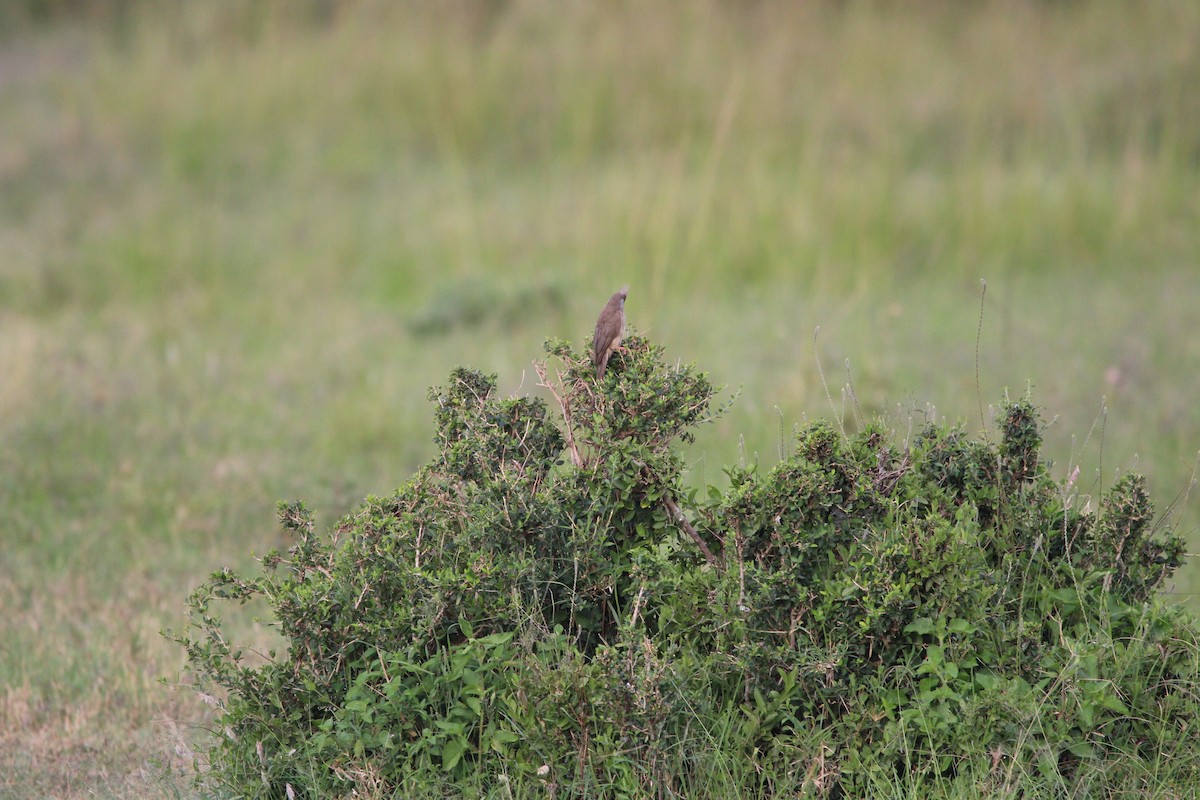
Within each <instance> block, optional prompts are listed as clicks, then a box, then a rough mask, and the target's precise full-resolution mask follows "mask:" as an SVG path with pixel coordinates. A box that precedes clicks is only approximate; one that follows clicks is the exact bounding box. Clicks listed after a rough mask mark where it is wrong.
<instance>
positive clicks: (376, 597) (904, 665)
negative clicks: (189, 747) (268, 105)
mask: <svg viewBox="0 0 1200 800" xmlns="http://www.w3.org/2000/svg"><path fill="white" fill-rule="evenodd" d="M547 353H548V355H549V356H550V358H549V359H548V361H547V362H546V363H543V364H539V375H540V376H541V378H542V382H543V385H544V386H545V387H546V388H547V390H548V392H549V393H550V395H551V396H552V397H553V398H554V400H555V401H556V402H557V405H558V406H559V408H558V412H559V414H558V415H552V414H551V413H550V411H549V409H548V407H547V404H546V403H545V402H543V401H542V400H539V399H532V398H524V397H522V398H515V399H507V400H502V399H496V398H495V397H494V396H493V394H494V390H495V380H494V378H489V377H487V376H484V375H482V374H480V373H478V372H474V371H471V370H466V369H457V370H455V371H454V372H453V373H451V375H450V378H449V381H448V382H447V384H446V386H444V387H441V388H437V389H435V390H433V391H431V392H430V399H431V401H432V402H433V403H434V406H435V412H434V413H435V418H436V423H437V434H436V443H437V445H438V450H439V453H438V455H437V456H436V457H435V458H434V459H433V460H432V461H431V462H430V463H429V464H428V465H426V466H425V467H423V468H422V469H420V470H419V471H418V472H417V474H416V475H415V476H414V477H413V479H412V480H411V481H410V482H409V483H408V484H407V485H405V486H403V487H402V488H400V489H399V490H398V491H397V492H396V493H395V494H394V495H392V496H390V497H387V498H377V497H370V498H367V500H366V501H365V502H364V504H363V505H362V506H361V508H359V509H358V510H357V511H355V512H354V513H352V514H350V515H348V516H346V517H345V518H343V519H342V520H341V521H339V522H338V524H337V525H336V526H335V527H334V529H333V530H332V531H331V532H330V533H329V534H327V535H321V534H318V533H317V532H316V531H315V529H314V525H313V522H312V518H311V515H310V514H309V512H308V511H307V510H306V509H305V508H304V506H303V505H302V504H299V503H295V504H287V505H281V508H280V515H281V518H282V521H283V524H284V526H285V527H286V528H288V529H289V530H290V531H292V532H293V533H294V534H295V536H296V543H295V545H294V546H292V547H291V548H290V549H289V550H288V552H287V554H286V555H283V554H279V553H275V552H273V553H271V554H269V555H268V556H267V557H265V558H264V559H263V567H264V568H263V571H262V573H261V574H260V575H258V576H257V577H250V578H247V577H243V576H240V575H237V574H234V573H232V572H229V571H220V572H218V573H216V574H214V575H213V576H212V578H211V579H210V580H209V581H208V582H207V583H205V584H204V585H203V586H201V587H200V588H199V589H198V590H197V591H196V592H195V594H193V595H192V597H191V599H190V604H189V605H190V609H191V616H192V620H191V622H192V627H191V629H190V631H189V632H188V633H187V634H171V635H172V637H173V638H174V639H175V640H176V641H178V642H180V643H181V644H182V645H183V646H184V647H185V648H186V649H187V655H188V661H189V665H190V669H191V670H192V672H193V673H194V674H195V676H196V677H197V680H198V685H199V686H200V688H201V689H202V690H204V691H211V690H212V687H214V686H215V687H217V689H219V690H220V691H218V692H216V694H218V695H219V697H220V700H219V704H220V706H219V719H218V720H217V728H218V730H220V731H221V735H219V736H214V737H212V739H211V743H210V747H209V749H208V751H207V761H208V765H207V769H205V770H204V771H202V772H201V774H200V778H201V780H202V781H204V782H205V784H206V785H207V786H208V787H209V788H210V789H212V790H216V791H220V792H223V793H226V794H228V795H230V796H251V797H285V796H311V797H317V796H329V795H339V794H349V793H351V792H356V793H357V794H358V795H359V796H375V797H384V796H387V797H391V796H403V797H411V796H419V795H429V796H443V795H445V794H464V793H465V794H472V795H474V794H480V795H490V794H496V796H531V797H534V796H537V797H540V796H546V797H614V798H617V797H622V798H623V797H702V796H709V797H767V796H785V795H787V796H792V795H794V794H797V793H805V792H807V793H809V794H811V795H812V796H850V797H856V796H865V795H867V794H876V795H877V794H879V793H881V792H882V791H886V790H887V789H888V788H889V787H891V788H894V787H904V786H909V787H912V786H918V787H923V788H922V789H921V790H919V791H918V795H917V796H926V795H932V794H933V793H934V792H935V791H949V790H950V789H951V788H952V787H954V786H957V785H967V784H969V785H971V786H974V787H980V786H982V787H985V788H987V789H988V790H989V791H990V790H995V791H998V792H1007V791H1012V792H1016V791H1019V790H1021V789H1022V788H1023V789H1025V790H1028V791H1033V792H1038V793H1040V794H1046V793H1049V794H1046V796H1055V795H1058V796H1083V795H1086V794H1088V793H1089V792H1091V791H1093V790H1094V789H1095V787H1097V786H1101V787H1104V790H1105V791H1106V792H1107V793H1108V795H1110V796H1115V795H1118V794H1120V793H1121V792H1128V793H1129V794H1130V796H1136V795H1138V794H1139V793H1140V792H1142V791H1143V790H1145V789H1146V787H1148V786H1161V785H1162V784H1163V783H1164V782H1167V783H1170V784H1172V785H1175V784H1178V785H1180V786H1191V787H1193V788H1194V787H1195V786H1196V785H1198V782H1200V744H1198V743H1200V736H1197V735H1196V734H1197V722H1196V719H1197V717H1198V714H1200V701H1198V700H1197V697H1198V693H1197V689H1200V682H1198V681H1197V670H1198V664H1200V657H1198V655H1197V654H1198V652H1200V648H1198V644H1197V640H1198V634H1197V626H1196V624H1195V621H1194V620H1193V619H1191V618H1189V617H1188V616H1186V615H1185V614H1184V613H1183V612H1181V611H1179V610H1177V609H1173V608H1172V607H1171V606H1170V605H1169V604H1167V603H1164V602H1163V600H1162V599H1160V598H1159V597H1157V596H1156V595H1155V589H1156V588H1157V587H1159V586H1160V585H1162V583H1163V582H1164V580H1166V579H1167V578H1168V577H1169V576H1170V574H1171V572H1172V571H1173V570H1174V569H1175V568H1176V567H1178V566H1179V564H1180V559H1181V556H1182V541H1181V540H1180V539H1179V538H1178V537H1176V536H1175V535H1173V533H1172V532H1170V531H1163V530H1158V529H1156V528H1155V527H1153V526H1152V524H1151V523H1152V520H1153V509H1152V507H1151V504H1150V501H1149V499H1148V496H1147V493H1146V489H1145V484H1144V481H1143V480H1142V478H1140V477H1139V476H1136V475H1130V476H1127V477H1125V478H1123V479H1122V480H1120V481H1118V482H1117V483H1116V485H1114V486H1113V487H1111V488H1110V489H1109V490H1108V491H1107V492H1106V493H1105V495H1104V497H1103V499H1102V500H1101V502H1100V503H1099V506H1098V508H1099V510H1098V511H1095V512H1093V511H1089V510H1086V508H1085V509H1080V508H1078V507H1076V502H1077V501H1078V498H1076V497H1074V496H1073V495H1072V494H1071V491H1070V487H1067V486H1062V485H1058V484H1056V483H1055V482H1054V481H1052V480H1051V479H1050V478H1049V476H1048V473H1047V467H1046V465H1045V464H1044V462H1043V461H1042V460H1041V459H1040V457H1039V449H1040V446H1041V436H1040V432H1039V426H1040V422H1039V419H1038V415H1037V412H1036V410H1035V408H1034V407H1033V406H1032V404H1031V403H1030V402H1029V401H1028V400H1019V401H1016V402H1011V403H1007V404H1006V405H1005V406H1004V410H1003V415H1002V420H1001V436H1000V441H999V442H998V443H992V442H990V441H988V440H986V439H984V440H973V439H971V438H969V437H968V436H967V435H966V434H965V433H964V432H963V431H961V430H958V429H948V428H945V427H942V426H938V425H929V426H928V427H927V428H926V429H925V430H923V431H922V432H921V433H920V434H919V435H918V436H916V437H915V438H914V439H913V441H912V442H911V443H910V444H909V445H908V446H905V447H902V446H900V445H899V444H898V443H897V442H895V441H894V440H893V437H892V436H890V435H889V433H888V431H887V430H886V429H885V428H884V427H882V426H881V425H880V424H875V425H871V426H868V427H866V428H865V429H864V430H862V431H861V432H859V433H857V434H855V435H853V436H846V435H843V434H841V433H839V432H838V431H836V430H834V429H833V428H831V427H830V426H829V425H827V424H824V423H817V424H814V425H811V426H809V427H808V428H807V429H805V430H803V431H801V432H800V433H799V434H798V436H797V439H796V442H795V447H794V455H792V456H791V457H789V458H788V459H786V460H785V461H783V462H782V463H780V464H779V465H777V466H776V467H774V468H773V469H771V470H769V471H767V472H765V473H761V472H759V471H758V470H757V469H755V468H752V467H750V468H747V467H735V468H731V469H730V470H729V472H728V474H729V478H730V487H729V489H728V490H727V491H724V492H721V491H718V490H717V489H715V488H710V489H709V490H708V493H707V496H704V497H701V496H699V493H698V492H697V491H695V490H689V489H687V488H685V486H684V483H683V480H682V474H683V462H682V460H681V458H680V455H679V453H678V452H677V451H676V449H674V447H675V445H676V443H677V442H679V441H683V442H688V441H690V440H691V436H692V431H693V429H694V428H695V426H697V425H699V424H701V423H703V422H705V421H706V420H709V419H711V418H712V417H713V416H715V415H716V414H719V413H720V409H714V408H713V407H712V401H713V398H714V394H715V392H716V388H715V387H714V386H713V385H712V384H711V383H710V382H709V380H708V378H707V377H706V376H705V375H704V374H703V373H700V372H698V371H696V370H695V369H694V368H693V367H691V366H681V365H672V364H669V363H667V362H666V361H665V360H664V358H663V354H662V351H661V348H659V347H657V346H654V345H652V344H651V343H649V342H648V341H647V340H645V339H644V338H642V337H640V336H636V335H633V336H630V337H629V338H628V339H627V340H626V343H625V352H618V353H617V354H616V355H615V356H614V358H613V361H612V365H611V367H610V369H609V370H608V372H607V373H606V375H605V377H604V378H603V379H602V380H599V381H597V380H596V378H595V372H594V369H593V368H592V366H591V364H590V362H589V361H588V359H587V357H586V355H582V354H580V353H577V352H576V351H575V350H573V349H572V348H571V347H570V346H569V345H568V344H566V343H562V342H551V343H548V344H547ZM558 416H561V421H560V420H559V419H557V417H558ZM552 417H553V418H552ZM217 599H222V600H232V601H237V602H246V601H248V600H251V599H257V600H261V601H265V603H266V605H267V607H268V608H269V609H270V612H271V615H272V616H273V621H274V623H275V624H277V625H278V628H279V631H280V633H281V634H282V635H283V637H284V639H285V640H286V642H287V645H288V647H287V652H286V653H282V654H277V653H271V654H270V657H269V658H268V659H267V661H266V663H265V664H262V665H260V666H254V667H251V666H248V665H247V664H246V662H245V661H244V660H243V658H242V654H241V653H240V652H238V651H237V650H236V648H235V647H234V646H233V645H232V644H230V643H229V642H228V641H227V639H226V637H225V636H224V634H223V632H222V627H221V621H220V619H219V617H218V616H217V615H216V614H215V613H214V612H213V610H212V605H213V601H214V600H217ZM1181 791H1182V789H1181Z"/></svg>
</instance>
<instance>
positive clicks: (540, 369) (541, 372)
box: [533, 361, 583, 467]
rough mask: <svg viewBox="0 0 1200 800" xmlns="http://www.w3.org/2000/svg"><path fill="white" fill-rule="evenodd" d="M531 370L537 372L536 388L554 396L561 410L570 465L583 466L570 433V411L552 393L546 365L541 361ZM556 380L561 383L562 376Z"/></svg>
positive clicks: (553, 392) (558, 397)
mask: <svg viewBox="0 0 1200 800" xmlns="http://www.w3.org/2000/svg"><path fill="white" fill-rule="evenodd" d="M533 368H534V370H535V371H536V372H537V375H538V380H540V381H541V383H539V384H538V386H541V387H542V388H545V389H549V390H550V394H552V395H554V399H555V400H557V401H558V407H559V408H560V409H562V415H563V422H565V423H566V426H565V427H566V430H567V449H568V450H570V451H571V463H572V464H574V465H575V466H577V467H582V466H583V458H582V456H580V455H579V448H578V447H576V446H575V434H574V433H573V432H572V431H573V428H574V425H572V424H571V409H570V408H569V407H568V406H567V404H566V402H565V401H564V400H563V399H562V397H560V396H559V394H558V392H556V391H554V385H553V384H551V383H550V381H548V380H546V365H545V364H543V363H542V362H541V361H535V362H533ZM558 379H559V381H560V382H561V381H562V375H558Z"/></svg>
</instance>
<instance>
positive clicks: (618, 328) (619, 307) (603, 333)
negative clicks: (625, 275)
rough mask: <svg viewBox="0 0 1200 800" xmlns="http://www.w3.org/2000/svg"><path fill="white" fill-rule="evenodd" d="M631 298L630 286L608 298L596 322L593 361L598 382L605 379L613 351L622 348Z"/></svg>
mask: <svg viewBox="0 0 1200 800" xmlns="http://www.w3.org/2000/svg"><path fill="white" fill-rule="evenodd" d="M628 296H629V284H626V285H625V286H622V287H621V291H619V292H617V293H616V294H614V295H613V296H612V297H610V298H608V303H606V304H605V306H604V310H603V311H601V312H600V319H598V320H596V333H595V334H594V335H593V336H592V361H593V362H595V364H596V380H600V379H601V378H603V377H604V368H605V367H607V366H608V359H609V357H610V356H611V355H612V354H613V351H614V350H616V349H617V348H618V347H620V346H621V337H623V336H624V335H625V298H626V297H628Z"/></svg>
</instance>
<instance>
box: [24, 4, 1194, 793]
mask: <svg viewBox="0 0 1200 800" xmlns="http://www.w3.org/2000/svg"><path fill="white" fill-rule="evenodd" d="M1197 86H1200V4H1196V3H1185V2H1177V0H1147V2H1140V3H1108V2H1099V1H1097V2H1086V1H1085V0H1077V1H1074V2H1073V1H1071V0H1062V1H1061V2H1050V0H1045V1H1044V2H1034V1H1033V0H1026V1H1024V2H1021V1H1017V2H980V3H969V4H968V3H950V2H946V3H942V2H934V3H922V4H913V3H900V2H887V1H884V0H879V1H877V2H870V1H866V2H774V1H773V0H758V1H757V2H733V0H726V1H725V2H718V1H717V0H697V1H696V2H650V1H649V0H646V1H645V2H640V1H638V0H629V1H628V2H614V3H600V2H584V1H583V0H572V1H571V2H550V0H508V1H502V0H495V1H493V2H484V1H483V0H477V1H475V2H466V1H465V0H464V1H462V2H437V3H430V2H417V1H416V0H414V1H413V2H382V0H379V1H378V2H373V1H372V0H358V1H354V0H344V1H342V2H339V1H338V0H290V2H285V0H263V1H262V2H256V3H245V2H240V1H239V0H203V1H201V0H195V1H194V2H186V1H181V2H172V3H157V2H150V1H149V0H143V1H140V2H139V0H124V1H123V0H107V2H106V1H105V0H5V2H3V3H0V545H2V551H0V553H2V554H0V608H2V609H3V612H4V613H3V614H0V797H25V796H29V797H33V796H48V795H55V796H59V797H74V796H88V797H94V796H102V797H104V796H113V797H145V796H172V797H177V796H181V795H184V796H190V792H192V791H193V790H191V789H190V788H188V786H187V783H186V780H185V778H184V777H183V775H184V774H185V773H186V771H187V767H188V766H189V765H190V763H191V758H192V749H191V748H192V747H193V745H194V744H195V741H196V737H202V736H204V735H206V733H205V731H204V730H203V727H202V726H203V725H204V722H205V720H206V719H207V718H208V717H207V716H206V715H207V714H208V709H207V708H206V706H204V705H203V704H202V703H201V702H200V700H198V699H197V698H196V697H195V696H194V695H193V694H192V693H191V692H189V691H188V690H187V689H186V687H184V688H178V687H176V686H175V684H177V683H179V682H181V681H186V676H183V675H181V674H180V666H181V664H182V656H181V653H180V652H178V648H176V647H175V646H174V645H171V644H170V643H168V642H166V641H164V640H163V639H162V638H161V637H160V636H159V630H160V629H162V628H164V627H175V628H179V627H181V626H182V625H183V624H184V619H183V600H184V598H185V597H186V595H187V594H188V592H189V591H190V590H191V589H192V588H193V587H194V586H196V585H197V584H198V583H199V582H200V581H202V580H203V579H204V578H205V577H206V576H207V575H208V573H210V572H211V571H212V570H214V569H216V568H218V567H222V566H231V567H236V568H243V569H245V568H252V567H253V563H254V562H253V559H252V556H253V554H258V555H262V554H263V553H265V552H266V551H267V550H269V549H270V548H272V547H276V546H286V544H287V542H286V540H285V539H284V538H283V536H282V534H280V533H279V532H278V529H277V526H276V524H275V510H274V509H275V503H276V501H277V500H280V499H292V498H299V499H304V500H306V501H307V502H308V504H309V505H310V507H312V508H313V509H314V510H315V511H316V512H317V514H318V519H319V520H320V521H321V523H322V524H323V525H328V524H332V523H333V522H334V521H335V520H336V518H337V517H338V516H339V515H341V514H343V513H346V512H348V511H351V510H352V509H353V508H354V507H355V505H356V504H357V503H358V502H359V501H360V500H361V499H362V497H364V496H365V495H368V494H386V493H389V492H391V491H392V490H394V489H395V488H396V487H397V486H399V485H401V484H402V483H403V482H405V481H406V480H407V478H408V477H409V476H410V475H411V474H412V472H413V470H414V469H415V468H416V467H417V466H419V465H420V464H421V463H423V462H424V461H426V460H427V459H429V458H430V457H431V456H432V455H433V453H434V450H433V445H432V442H431V440H430V437H431V434H432V414H431V408H430V406H429V404H428V401H427V400H426V397H425V394H426V391H427V389H428V387H430V386H431V385H434V384H437V383H440V382H442V381H444V380H445V378H446V376H447V375H448V374H449V372H450V370H451V369H452V368H453V367H454V366H457V365H460V364H462V365H467V366H471V367H476V368H479V369H481V370H483V371H485V372H494V373H498V375H499V382H500V389H501V391H502V392H503V393H505V394H509V393H537V392H539V391H540V390H539V389H538V388H537V387H536V385H535V384H536V378H535V376H534V374H533V370H532V362H533V360H534V359H536V358H539V357H541V355H542V343H543V341H544V340H545V339H546V338H547V337H549V336H560V337H566V338H569V339H571V340H572V341H574V342H575V343H576V344H577V345H579V346H582V345H583V344H584V342H585V341H586V339H587V337H588V336H589V335H590V332H591V328H592V325H593V323H594V321H595V318H596V315H597V314H598V313H599V310H600V308H601V307H602V306H603V304H604V302H605V301H606V300H607V298H608V296H609V295H610V294H611V293H612V292H613V291H615V290H616V289H618V288H619V287H620V286H621V285H622V284H624V283H629V284H630V285H631V289H630V295H629V300H628V303H627V307H626V310H627V315H628V318H629V321H630V323H631V325H633V326H634V327H636V328H637V329H638V330H639V331H641V332H642V333H645V334H647V335H648V336H649V337H650V338H651V339H653V340H654V341H656V342H657V343H660V344H662V345H663V346H665V347H666V350H667V354H668V356H669V357H671V358H678V359H680V360H683V361H688V362H695V363H696V364H697V365H698V366H699V367H700V368H702V369H704V370H706V371H708V372H709V373H710V375H711V377H712V378H713V380H714V381H715V382H717V383H719V384H723V385H726V386H727V387H728V388H727V389H726V391H725V393H724V395H723V396H724V397H726V398H732V397H734V396H735V395H737V399H736V401H735V402H734V404H733V406H732V408H731V410H730V411H729V413H728V414H726V415H725V416H724V417H723V418H721V419H720V420H719V421H717V422H716V423H715V424H712V425H709V426H707V427H706V428H704V429H703V430H702V431H701V435H700V437H699V439H698V441H697V443H696V444H695V445H694V446H692V447H691V449H690V450H689V451H688V452H687V459H688V463H689V464H690V465H691V472H690V475H689V478H688V479H689V480H690V481H691V482H692V483H693V484H694V485H697V486H703V485H705V484H715V485H718V486H719V485H721V484H722V482H723V480H724V476H723V474H722V468H723V467H724V466H725V465H728V464H731V463H738V462H740V461H750V462H755V461H756V462H757V463H758V464H759V465H760V466H761V467H762V468H764V469H765V468H769V467H770V466H771V465H773V464H774V463H775V462H776V461H778V459H779V458H780V457H781V456H782V455H786V454H787V453H788V450H789V447H790V437H791V435H792V430H793V429H794V427H795V426H796V425H800V424H804V423H805V422H806V421H808V420H812V419H815V418H836V419H838V420H839V421H840V424H844V426H845V427H846V429H847V430H850V429H854V428H856V427H858V425H859V421H860V420H861V419H864V418H871V417H875V416H878V415H883V416H884V418H885V419H886V420H887V422H888V424H889V425H890V426H891V427H892V428H893V429H894V430H895V431H896V438H897V441H899V442H904V441H905V440H907V439H908V438H909V436H910V435H911V434H912V433H913V432H914V431H915V430H918V429H919V428H920V427H921V426H923V425H924V424H925V421H926V420H931V419H936V420H942V419H945V420H947V421H949V422H952V423H953V422H956V421H961V422H962V424H963V425H964V427H965V428H966V429H967V430H968V431H970V432H972V433H973V434H976V433H979V432H981V431H988V432H989V435H994V426H993V423H992V414H993V409H994V406H995V404H996V403H998V402H999V401H1000V400H1002V399H1003V398H1004V397H1005V395H1006V393H1007V395H1008V396H1020V395H1023V394H1025V393H1026V392H1027V391H1029V392H1031V393H1032V397H1033V399H1034V401H1035V403H1036V404H1037V405H1038V406H1039V407H1040V408H1041V409H1042V410H1043V415H1044V418H1045V421H1046V423H1047V428H1046V431H1045V436H1046V448H1045V456H1046V457H1047V458H1049V459H1051V460H1052V461H1053V462H1054V464H1053V467H1052V472H1053V474H1054V475H1055V477H1057V478H1059V479H1061V480H1064V481H1067V480H1068V479H1071V478H1072V476H1074V479H1073V482H1072V483H1071V486H1070V488H1069V489H1067V490H1065V491H1068V493H1071V494H1074V495H1076V497H1075V499H1074V500H1073V502H1075V503H1077V504H1079V505H1084V504H1089V503H1090V504H1091V507H1092V508H1095V507H1096V502H1097V499H1098V496H1099V493H1100V492H1101V491H1103V489H1104V487H1106V486H1108V485H1110V484H1111V483H1112V482H1113V481H1114V480H1115V478H1116V476H1118V475H1120V474H1121V473H1122V472H1125V471H1129V470H1136V471H1141V472H1144V473H1145V474H1147V476H1148V477H1149V479H1150V486H1151V490H1152V492H1153V494H1154V497H1155V500H1156V504H1157V508H1158V509H1159V512H1160V515H1161V520H1160V523H1159V524H1162V525H1177V526H1178V527H1179V530H1180V532H1181V533H1182V534H1183V535H1185V536H1186V537H1187V538H1188V539H1189V542H1190V546H1189V549H1190V551H1191V552H1196V551H1197V549H1200V535H1198V533H1197V529H1198V527H1200V498H1193V499H1189V498H1188V492H1189V487H1190V486H1191V484H1192V481H1193V477H1194V472H1195V468H1196V460H1197V452H1198V451H1200V411H1198V410H1197V408H1196V399H1197V397H1198V396H1200V336H1198V335H1197V331H1196V328H1197V317H1198V315H1197V311H1196V309H1197V308H1198V307H1200V264H1198V263H1197V262H1198V258H1197V254H1198V253H1200V91H1198V90H1197V88H1196V87H1197ZM982 281H986V293H985V291H984V285H983V283H982ZM818 329H819V332H818ZM1170 589H1171V592H1172V597H1174V598H1177V599H1178V602H1180V603H1181V604H1190V605H1191V606H1192V607H1193V608H1196V609H1198V610H1200V601H1198V600H1197V591H1198V589H1200V570H1198V569H1197V566H1196V565H1194V564H1193V565H1189V566H1188V567H1186V568H1185V569H1184V570H1182V571H1181V572H1180V573H1179V575H1178V576H1177V580H1176V581H1175V582H1174V584H1173V585H1172V586H1171V587H1170ZM234 629H235V632H237V633H238V634H239V635H241V636H243V637H244V638H245V640H246V641H247V642H249V643H250V644H255V645H257V646H261V647H267V646H270V644H271V643H272V639H271V634H270V632H269V631H268V630H266V629H265V626H259V625H257V624H256V623H254V622H253V621H252V620H251V619H250V618H249V616H248V615H247V618H246V619H244V620H243V619H238V620H235V624H234ZM160 678H165V679H166V685H162V684H160V683H159V682H158V681H159V679H160Z"/></svg>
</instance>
